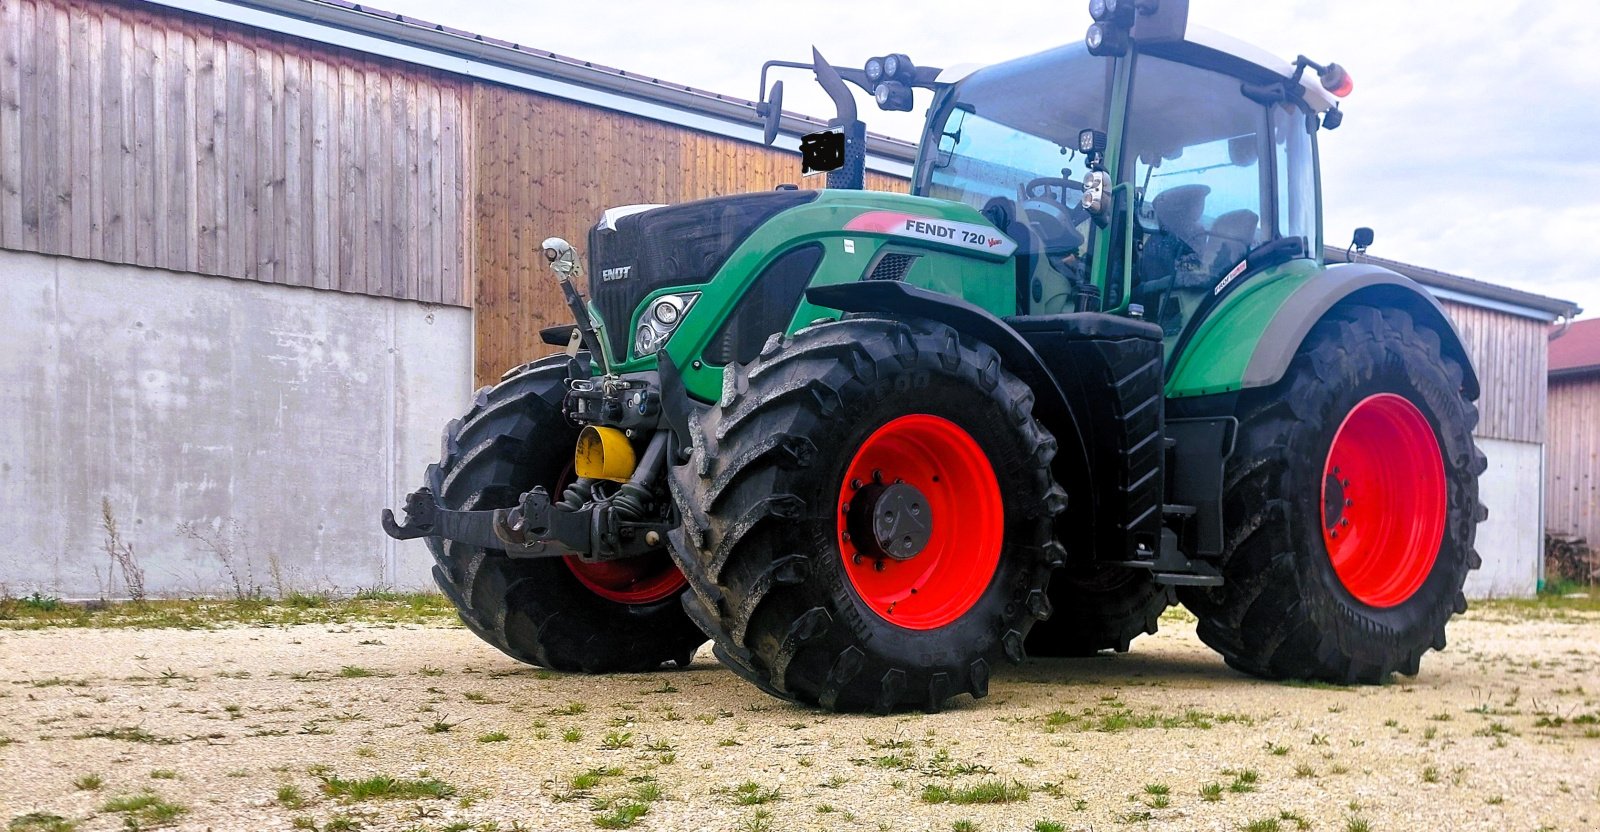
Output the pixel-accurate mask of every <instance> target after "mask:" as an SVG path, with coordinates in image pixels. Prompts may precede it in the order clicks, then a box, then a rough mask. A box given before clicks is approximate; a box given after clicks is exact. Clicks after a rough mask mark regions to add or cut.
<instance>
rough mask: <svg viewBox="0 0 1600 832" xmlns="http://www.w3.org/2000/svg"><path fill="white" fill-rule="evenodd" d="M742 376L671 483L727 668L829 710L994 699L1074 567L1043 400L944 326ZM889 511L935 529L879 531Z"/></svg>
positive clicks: (800, 354) (776, 359)
mask: <svg viewBox="0 0 1600 832" xmlns="http://www.w3.org/2000/svg"><path fill="white" fill-rule="evenodd" d="M728 373H729V375H730V386H729V388H728V392H727V393H725V395H724V397H723V402H722V403H721V405H720V406H719V407H715V408H713V409H711V410H710V411H708V412H707V413H706V414H705V415H704V416H703V417H702V418H701V419H700V420H699V421H698V422H697V423H696V424H694V425H693V426H692V428H691V433H693V434H694V437H695V441H694V449H693V455H692V458H691V459H690V461H689V462H688V463H687V464H684V465H680V466H677V467H676V468H674V470H673V471H672V477H671V482H672V488H673V495H674V498H675V499H676V500H677V501H678V505H679V509H680V512H681V513H682V515H683V518H684V520H683V524H682V527H681V528H679V529H678V530H676V531H674V532H673V533H672V535H671V538H670V539H671V541H672V543H673V547H672V548H673V554H674V556H675V557H676V558H677V559H678V563H679V565H680V566H681V567H682V568H683V571H684V574H685V575H686V576H688V578H689V583H690V586H691V587H692V588H693V590H694V593H693V594H692V595H690V596H688V597H686V598H685V605H686V606H687V607H688V608H689V610H690V613H691V615H692V616H693V617H694V618H695V619H696V621H697V622H699V623H700V624H701V626H702V628H703V629H705V630H706V632H707V634H709V635H710V636H712V638H713V640H714V641H715V643H716V646H717V654H718V656H719V658H721V659H722V660H723V661H724V662H725V663H726V664H728V665H729V667H731V668H732V669H733V670H735V671H736V672H737V673H739V674H740V675H742V676H744V677H745V678H746V679H748V680H750V681H752V682H754V683H755V684H756V685H757V686H759V687H761V688H762V689H764V690H766V691H768V692H769V693H772V694H774V695H777V696H780V697H783V698H786V699H791V700H795V701H799V702H804V703H808V704H816V705H820V706H821V707H823V708H827V709H830V710H839V711H860V710H874V711H878V712H885V713H886V712H889V711H892V710H896V709H899V708H902V707H906V706H916V707H921V708H924V709H926V710H928V711H936V710H938V709H940V708H942V707H943V706H944V704H945V703H946V701H948V700H949V699H951V698H952V697H954V696H957V695H959V694H961V693H969V694H971V695H972V696H973V697H974V698H978V697H982V696H985V695H986V694H987V692H988V684H989V674H990V668H991V666H992V664H993V663H994V662H996V661H997V660H1000V659H1002V658H1003V659H1006V660H1009V661H1012V662H1020V661H1021V660H1022V658H1023V639H1024V638H1025V636H1026V635H1027V632H1028V630H1029V628H1030V627H1031V626H1032V625H1033V623H1034V621H1035V620H1037V619H1039V618H1043V617H1046V616H1048V614H1049V612H1050V605H1049V601H1048V600H1047V595H1046V584H1047V581H1048V579H1049V573H1050V570H1051V568H1052V567H1053V566H1055V565H1057V564H1059V562H1060V560H1061V554H1062V552H1061V548H1060V546H1059V545H1058V544H1056V543H1055V542H1054V541H1053V539H1052V536H1051V521H1052V518H1053V517H1054V515H1055V514H1056V513H1057V512H1059V511H1060V510H1061V509H1062V507H1063V506H1064V505H1065V495H1064V494H1063V492H1062V491H1061V490H1060V488H1059V487H1058V486H1057V485H1056V484H1055V481H1054V480H1053V479H1052V477H1051V474H1050V461H1051V459H1052V458H1053V456H1054V454H1055V441H1054V439H1053V438H1052V437H1051V436H1050V435H1049V434H1048V433H1047V432H1046V431H1045V430H1044V429H1043V428H1042V427H1040V426H1039V424H1038V423H1037V422H1035V421H1034V419H1033V417H1032V415H1031V410H1032V404H1033V394H1032V391H1031V390H1029V389H1028V387H1027V386H1026V385H1025V384H1023V383H1022V382H1021V381H1019V380H1018V379H1016V378H1015V377H1013V376H1012V375H1011V374H1010V373H1008V372H1006V371H1005V370H1004V369H1003V368H1002V367H1001V366H1000V359H999V356H998V355H997V354H996V353H995V352H994V351H993V350H992V349H990V348H989V347H987V346H986V345H983V344H981V343H978V342H976V341H973V340H971V339H968V338H964V337H962V336H960V335H958V334H957V333H956V332H955V331H954V330H952V329H950V328H948V327H945V326H942V325H938V324H932V323H925V322H910V323H901V322H896V321H887V320H877V319H868V318H853V319H847V320H845V321H842V322H838V323H831V324H824V325H822V326H817V327H812V328H809V329H806V330H802V331H801V332H799V333H796V334H795V335H794V336H793V337H791V338H782V339H780V338H777V337H774V339H773V340H771V341H769V342H768V344H767V347H766V349H764V350H763V351H762V354H761V356H760V358H759V359H758V360H757V361H756V362H755V363H754V364H752V365H750V366H749V367H748V368H744V369H740V368H729V370H728ZM867 501H870V502H867ZM890 509H893V516H894V517H895V518H902V519H903V518H904V517H906V516H908V515H907V514H906V512H909V513H911V514H917V513H918V512H919V511H922V510H926V511H927V512H928V513H929V516H931V521H930V522H929V523H928V524H926V525H921V524H920V521H918V522H910V521H908V522H910V525H907V526H903V527H901V526H894V527H892V528H895V529H898V530H901V531H904V532H905V533H904V534H901V533H900V531H896V532H895V534H892V535H889V534H880V533H879V531H880V530H879V527H877V526H875V525H874V522H875V521H874V520H873V518H881V517H883V516H884V512H885V511H890ZM896 522H898V520H897V521H896ZM883 528H885V529H887V528H891V526H885V527H883ZM895 547H903V548H901V549H896V548H895Z"/></svg>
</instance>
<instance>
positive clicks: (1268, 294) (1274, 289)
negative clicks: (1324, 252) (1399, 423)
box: [1166, 263, 1479, 400]
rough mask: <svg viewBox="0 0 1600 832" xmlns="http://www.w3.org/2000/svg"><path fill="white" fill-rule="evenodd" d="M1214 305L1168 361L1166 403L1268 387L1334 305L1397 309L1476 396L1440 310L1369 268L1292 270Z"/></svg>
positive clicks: (1470, 372) (1418, 291) (1411, 285)
mask: <svg viewBox="0 0 1600 832" xmlns="http://www.w3.org/2000/svg"><path fill="white" fill-rule="evenodd" d="M1247 288H1249V289H1251V290H1253V291H1249V292H1245V291H1241V292H1239V293H1238V295H1239V297H1237V298H1235V299H1232V301H1231V302H1229V303H1226V304H1224V305H1223V306H1221V307H1219V308H1218V309H1217V311H1216V312H1215V313H1214V314H1213V315H1211V316H1210V318H1209V319H1207V320H1206V321H1205V322H1204V323H1203V324H1202V325H1201V328H1200V329H1199V330H1197V331H1196V334H1195V338H1194V340H1193V341H1191V342H1190V343H1189V344H1187V345H1185V347H1184V350H1183V354H1182V355H1180V356H1176V357H1175V360H1174V361H1173V371H1172V375H1171V376H1169V377H1168V379H1167V388H1166V394H1167V397H1168V398H1186V397H1191V396H1203V395H1210V394H1214V393H1227V392H1233V391H1236V390H1241V389H1250V388H1256V387H1270V386H1272V385H1273V384H1276V383H1278V381H1279V380H1281V379H1282V378H1283V376H1284V373H1285V372H1287V371H1288V369H1289V362H1291V361H1292V360H1293V359H1294V355H1295V352H1296V351H1297V350H1299V348H1300V345H1301V344H1302V343H1303V342H1304V341H1305V339H1306V336H1307V335H1309V334H1310V332H1311V328H1312V327H1313V326H1315V325H1316V324H1317V322H1318V321H1320V320H1322V319H1323V318H1324V317H1326V316H1327V314H1328V313H1329V312H1330V311H1332V310H1333V309H1334V308H1335V307H1339V306H1346V305H1351V304H1365V305H1369V306H1376V307H1378V308H1380V309H1401V310H1404V311H1406V312H1408V313H1410V315H1411V317H1412V319H1413V320H1415V321H1416V322H1417V324H1419V325H1421V326H1426V327H1428V328H1430V329H1432V330H1434V331H1435V332H1437V333H1439V341H1440V343H1439V348H1440V350H1441V351H1442V352H1443V353H1444V354H1445V355H1447V356H1449V357H1451V358H1453V359H1455V360H1456V361H1457V362H1459V363H1460V365H1461V371H1462V376H1461V390H1462V393H1463V394H1464V395H1465V396H1466V397H1467V398H1468V399H1469V400H1470V399H1476V398H1477V397H1478V393H1479V384H1478V374H1477V371H1476V370H1474V369H1473V366H1472V360H1471V358H1470V357H1469V356H1468V355H1467V351H1466V347H1465V346H1464V345H1463V343H1462V340H1461V335H1460V333H1459V332H1458V331H1457V330H1456V328H1455V324H1453V323H1451V321H1450V318H1449V316H1448V315H1446V314H1445V311H1444V307H1442V306H1440V305H1439V301H1438V300H1436V299H1434V297H1433V295H1432V294H1430V293H1429V292H1428V290H1427V289H1425V288H1423V287H1422V285H1421V284H1419V283H1417V282H1416V281H1414V280H1412V279H1410V278H1408V277H1405V276H1404V275H1401V274H1397V273H1395V272H1392V271H1389V270H1388V269H1385V268H1381V267H1379V266H1374V265H1371V264H1368V263H1348V264H1341V265H1337V266H1332V267H1330V268H1327V269H1323V270H1318V271H1303V270H1297V271H1294V272H1291V273H1287V274H1283V275H1281V276H1279V277H1276V278H1275V279H1272V280H1266V281H1260V282H1259V283H1258V285H1256V286H1248V287H1247Z"/></svg>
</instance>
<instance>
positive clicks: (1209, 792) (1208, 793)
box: [1200, 783, 1222, 803]
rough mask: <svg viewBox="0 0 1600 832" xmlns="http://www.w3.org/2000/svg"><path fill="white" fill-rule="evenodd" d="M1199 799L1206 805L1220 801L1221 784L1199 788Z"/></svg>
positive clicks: (1210, 784)
mask: <svg viewBox="0 0 1600 832" xmlns="http://www.w3.org/2000/svg"><path fill="white" fill-rule="evenodd" d="M1200 799H1201V800H1204V801H1205V802H1207V803H1216V802H1217V801H1219V800H1221V799H1222V784H1221V783H1207V784H1205V785H1204V786H1201V787H1200Z"/></svg>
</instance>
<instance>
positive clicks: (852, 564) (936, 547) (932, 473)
mask: <svg viewBox="0 0 1600 832" xmlns="http://www.w3.org/2000/svg"><path fill="white" fill-rule="evenodd" d="M874 482H878V483H904V484H906V485H910V486H912V487H913V488H915V489H916V491H917V492H920V496H921V498H923V499H924V500H925V502H926V509H927V511H928V513H929V515H928V525H929V528H928V531H927V542H926V543H925V544H924V545H923V546H922V547H921V549H920V551H918V552H917V553H916V554H915V555H914V556H911V557H909V558H907V559H905V560H896V559H894V558H889V557H881V558H880V557H872V556H870V555H869V554H866V553H865V552H866V547H865V546H863V545H858V544H859V543H860V541H856V542H852V541H851V539H850V532H849V529H848V528H847V523H846V519H847V518H848V517H849V516H850V500H851V498H852V497H853V496H855V495H858V494H860V493H861V491H862V488H863V487H864V486H866V485H867V484H870V483H874ZM838 512H839V513H838V515H837V518H836V525H837V527H838V542H839V552H840V554H841V556H842V557H843V558H844V568H845V575H846V576H848V577H849V579H850V585H851V586H852V587H854V589H855V591H856V594H857V595H858V596H859V597H860V598H861V600H862V601H863V602H865V603H866V605H867V606H868V607H870V608H871V609H872V611H873V612H875V613H877V614H878V615H879V616H880V617H882V618H883V619H884V620H886V621H889V622H891V623H893V624H897V625H899V626H901V627H905V628H907V629H911V630H931V629H935V628H937V627H942V626H944V625H946V624H949V623H950V622H952V621H955V620H956V619H958V618H960V617H961V616H962V615H963V614H965V613H966V612H967V610H969V609H971V608H972V605H973V604H975V603H977V601H978V599H979V598H980V597H982V595H983V593H984V590H986V589H988V587H989V582H990V580H992V579H993V578H994V573H995V568H996V567H997V566H998V565H999V563H1000V547H1001V544H1002V542H1003V541H1004V539H1005V506H1004V504H1003V503H1002V502H1001V499H1000V484H999V482H998V481H997V480H996V479H995V474H994V468H993V467H992V466H990V464H989V458H988V456H987V455H986V454H984V452H983V449H982V448H980V447H979V446H978V443H977V442H976V441H975V440H974V439H973V438H972V436H971V435H970V434H968V433H967V432H966V431H964V430H962V429H961V428H960V427H959V426H957V425H956V424H955V423H954V422H951V421H950V420H948V419H942V418H940V417H938V416H930V415H926V414H921V413H918V414H912V415H909V416H901V417H900V418H898V419H894V420H893V421H891V422H889V423H888V424H885V425H884V426H883V427H880V428H878V429H877V430H876V431H874V432H873V434H872V435H871V436H869V437H867V440H866V441H865V442H863V443H862V444H861V447H860V448H859V449H858V450H857V451H856V455H855V458H854V459H852V460H851V461H850V465H849V467H848V468H847V469H845V474H844V479H843V481H842V482H841V483H840V485H839V499H838Z"/></svg>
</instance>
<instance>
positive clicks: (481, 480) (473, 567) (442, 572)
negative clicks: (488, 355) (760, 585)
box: [426, 355, 705, 673]
mask: <svg viewBox="0 0 1600 832" xmlns="http://www.w3.org/2000/svg"><path fill="white" fill-rule="evenodd" d="M566 361H567V358H566V356H564V355H557V356H552V357H550V358H547V359H543V360H540V361H536V362H533V363H532V364H529V365H527V366H525V367H522V368H519V369H518V370H517V371H515V372H513V373H512V374H510V375H508V376H507V377H506V378H505V379H504V380H502V381H501V382H500V383H499V384H497V385H495V386H493V387H485V388H483V389H482V390H479V391H478V393H477V395H476V396H475V397H474V399H473V405H472V409H471V410H469V411H467V414H466V416H464V417H462V418H461V419H456V420H452V421H451V422H450V425H449V426H448V427H447V428H446V429H445V434H444V456H443V458H442V459H441V460H440V462H439V463H438V464H437V465H430V466H428V471H427V476H426V479H427V484H428V487H429V488H431V489H432V490H433V493H434V494H435V495H436V497H437V498H438V500H439V503H440V505H442V506H444V507H445V508H449V509H455V510H458V511H466V510H480V511H481V510H485V509H495V508H509V507H511V506H514V505H516V504H517V501H518V500H519V499H520V497H521V495H522V493H523V492H525V491H527V490H529V489H531V488H533V487H534V486H536V485H542V486H544V487H545V488H547V489H549V490H550V491H551V492H552V493H553V494H557V495H559V494H560V491H559V489H558V486H559V485H561V484H562V480H563V479H564V478H565V476H566V475H567V472H568V471H569V468H570V464H571V460H572V449H573V446H574V444H575V443H576V442H577V438H578V430H577V428H575V427H573V426H572V425H571V424H569V423H568V422H567V419H566V417H565V416H564V415H563V414H562V412H561V404H562V399H563V397H564V395H565V387H564V385H563V381H564V380H565V378H566V366H565V365H566ZM427 542H428V548H429V549H430V550H431V551H432V552H433V557H434V561H435V566H434V568H433V577H434V580H435V581H436V582H437V583H438V584H439V588H440V589H442V590H444V594H445V595H446V597H448V598H449V599H450V600H451V602H452V603H454V604H455V606H456V609H457V611H458V612H459V613H460V615H461V621H462V623H464V624H466V625H467V628H468V629H470V630H472V632H474V633H475V634H477V635H478V637H479V638H482V639H483V640H484V641H487V642H488V643H490V644H492V645H494V646H495V647H496V648H498V649H499V650H500V651H501V652H503V653H505V654H506V655H508V656H510V657H511V658H513V659H516V660H517V661H520V662H525V663H527V664H533V665H539V666H540V667H548V668H550V669H552V670H562V671H575V672H582V673H616V672H640V671H647V670H654V669H657V668H659V667H660V666H661V665H662V664H663V663H665V662H674V663H676V664H677V665H678V666H679V667H687V666H688V664H689V662H690V661H692V660H693V658H694V654H695V651H696V650H697V649H698V648H699V646H700V645H701V644H704V643H705V636H704V635H703V634H701V632H700V630H699V629H698V628H697V627H695V625H694V624H693V623H692V622H690V620H689V618H688V616H686V615H685V614H684V611H683V606H682V604H681V602H680V601H679V596H680V595H682V594H683V593H684V592H685V588H684V581H683V578H682V576H681V574H679V573H678V572H677V568H676V567H675V566H674V565H673V563H672V561H671V559H670V558H669V556H668V555H667V554H666V553H665V552H664V551H663V552H657V553H652V554H649V555H644V556H642V557H639V558H629V559H627V560H620V561H610V562H605V563H596V564H585V563H582V562H581V561H578V560H577V559H576V558H574V557H567V558H527V559H515V558H510V557H507V556H506V553H505V552H503V551H499V550H485V549H482V548H479V547H477V546H471V545H468V544H465V543H459V542H456V541H453V540H440V539H439V538H433V537H430V538H427Z"/></svg>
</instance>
